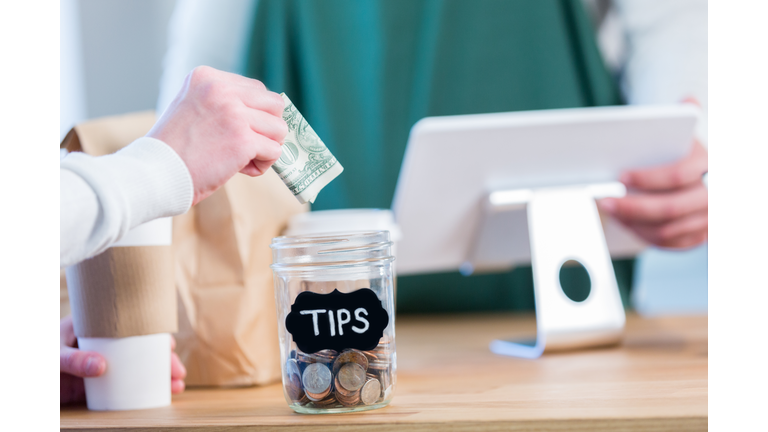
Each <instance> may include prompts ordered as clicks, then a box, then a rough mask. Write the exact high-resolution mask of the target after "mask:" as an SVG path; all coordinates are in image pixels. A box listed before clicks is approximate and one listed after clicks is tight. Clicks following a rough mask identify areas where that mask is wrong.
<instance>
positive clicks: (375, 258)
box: [270, 231, 397, 414]
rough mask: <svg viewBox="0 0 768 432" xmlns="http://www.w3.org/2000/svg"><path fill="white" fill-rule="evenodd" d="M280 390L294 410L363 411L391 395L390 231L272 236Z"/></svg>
mask: <svg viewBox="0 0 768 432" xmlns="http://www.w3.org/2000/svg"><path fill="white" fill-rule="evenodd" d="M270 247H271V248H272V261H273V264H272V266H271V268H272V271H273V273H274V281H275V300H276V304H277V317H278V331H279V336H280V355H281V359H282V371H283V392H284V394H285V399H286V401H287V402H288V405H289V406H290V407H291V408H292V409H293V410H295V411H297V412H300V413H309V414H322V413H338V412H352V411H364V410H369V409H375V408H381V407H384V406H386V405H387V404H389V402H390V401H391V400H392V396H393V392H394V388H395V380H396V371H397V355H396V351H395V313H394V312H395V305H394V293H393V278H394V275H393V274H392V273H393V270H392V264H393V261H394V257H393V256H392V242H391V241H390V236H389V232H388V231H368V232H352V233H339V234H320V235H307V236H296V237H277V238H274V239H273V240H272V244H271V246H270Z"/></svg>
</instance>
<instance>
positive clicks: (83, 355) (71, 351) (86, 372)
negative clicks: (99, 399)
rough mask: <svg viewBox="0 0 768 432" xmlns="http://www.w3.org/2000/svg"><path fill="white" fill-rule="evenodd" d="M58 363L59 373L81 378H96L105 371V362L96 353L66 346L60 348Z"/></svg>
mask: <svg viewBox="0 0 768 432" xmlns="http://www.w3.org/2000/svg"><path fill="white" fill-rule="evenodd" d="M59 362H60V369H61V372H63V373H68V374H70V375H75V376H79V377H81V378H87V377H97V376H99V375H101V374H103V373H104V371H105V370H107V362H106V360H104V357H102V356H100V355H99V354H98V353H95V352H88V351H80V350H79V349H77V348H72V347H68V346H63V347H61V351H60V352H59Z"/></svg>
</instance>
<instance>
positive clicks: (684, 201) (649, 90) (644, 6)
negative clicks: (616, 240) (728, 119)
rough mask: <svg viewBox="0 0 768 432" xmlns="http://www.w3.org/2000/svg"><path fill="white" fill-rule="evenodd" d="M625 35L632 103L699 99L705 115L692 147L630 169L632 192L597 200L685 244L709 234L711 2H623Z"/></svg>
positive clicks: (649, 235)
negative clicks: (671, 159)
mask: <svg viewBox="0 0 768 432" xmlns="http://www.w3.org/2000/svg"><path fill="white" fill-rule="evenodd" d="M616 6H617V10H618V15H619V19H620V21H621V23H622V27H623V28H624V31H625V33H626V36H627V47H626V48H627V52H626V56H625V61H624V65H623V75H622V87H623V88H624V91H625V94H626V97H627V100H628V102H629V103H632V104H652V103H679V102H682V101H683V100H684V99H694V100H696V101H697V103H698V104H699V105H700V106H701V108H702V111H703V115H702V118H701V119H700V121H699V125H698V129H697V137H698V138H697V139H696V140H695V142H694V143H693V146H692V150H691V153H690V154H689V155H688V156H687V157H686V158H684V159H683V160H681V161H679V162H677V163H675V164H672V165H668V166H662V167H655V168H652V169H647V170H636V171H631V172H627V173H624V175H623V176H622V182H623V183H624V184H625V185H626V186H627V189H628V191H629V194H628V195H627V196H626V197H625V198H622V199H605V200H602V201H601V202H600V203H599V204H600V207H601V209H603V210H604V211H606V212H608V213H610V214H611V215H613V216H614V217H616V218H617V219H618V220H619V221H621V222H622V223H623V224H624V225H625V226H627V227H628V228H629V229H631V230H632V231H634V232H635V233H636V234H637V235H639V236H640V237H642V238H643V239H645V240H646V241H648V242H650V243H652V244H655V245H658V246H663V247H671V248H686V247H691V246H695V245H698V244H700V243H702V242H704V241H706V240H707V238H708V227H709V222H708V194H707V188H706V186H705V184H704V181H703V180H702V176H703V175H704V174H705V173H706V172H707V169H708V168H707V167H708V161H707V150H706V147H705V146H706V108H707V3H706V1H703V0H619V1H617V2H616Z"/></svg>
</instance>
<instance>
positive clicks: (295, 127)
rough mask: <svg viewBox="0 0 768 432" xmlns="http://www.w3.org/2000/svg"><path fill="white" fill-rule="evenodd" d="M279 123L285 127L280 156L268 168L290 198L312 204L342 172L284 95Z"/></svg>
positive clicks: (341, 168) (339, 165) (337, 162)
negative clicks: (270, 167)
mask: <svg viewBox="0 0 768 432" xmlns="http://www.w3.org/2000/svg"><path fill="white" fill-rule="evenodd" d="M281 96H282V97H283V100H284V101H285V108H284V109H283V120H285V122H286V123H287V124H288V135H287V136H286V137H285V142H284V143H283V154H282V155H281V156H280V159H278V160H277V162H275V164H274V165H272V169H274V170H275V172H277V174H278V175H279V176H280V178H281V179H282V180H283V183H285V185H286V186H288V189H290V190H291V192H292V193H293V195H294V196H295V197H296V198H297V199H298V200H299V202H300V203H302V204H304V203H307V202H310V203H313V202H315V197H317V194H318V193H320V191H321V190H322V189H323V188H324V187H325V185H327V184H328V183H330V182H331V180H333V179H335V178H336V176H338V175H339V174H341V172H342V171H344V167H342V166H341V164H340V163H339V161H337V160H336V158H335V157H333V155H332V154H331V152H330V151H329V150H328V148H327V147H325V144H323V141H322V140H321V139H320V137H318V136H317V134H316V133H315V131H314V130H312V126H310V125H309V124H308V123H307V121H306V120H304V117H303V116H302V115H301V113H300V112H299V110H297V109H296V107H295V106H293V102H291V100H290V99H288V96H286V95H285V93H282V94H281Z"/></svg>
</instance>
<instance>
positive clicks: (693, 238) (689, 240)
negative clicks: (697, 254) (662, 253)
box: [657, 231, 709, 249]
mask: <svg viewBox="0 0 768 432" xmlns="http://www.w3.org/2000/svg"><path fill="white" fill-rule="evenodd" d="M708 238H709V234H708V233H707V232H706V231H704V232H700V233H695V234H688V235H684V236H680V237H677V238H674V239H670V240H666V241H664V242H662V243H661V244H658V245H657V246H660V247H663V248H670V249H689V248H692V247H695V246H699V245H700V244H702V243H704V242H705V241H707V239H708Z"/></svg>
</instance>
